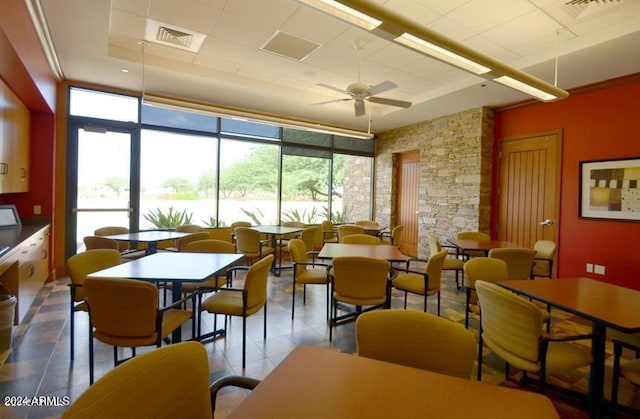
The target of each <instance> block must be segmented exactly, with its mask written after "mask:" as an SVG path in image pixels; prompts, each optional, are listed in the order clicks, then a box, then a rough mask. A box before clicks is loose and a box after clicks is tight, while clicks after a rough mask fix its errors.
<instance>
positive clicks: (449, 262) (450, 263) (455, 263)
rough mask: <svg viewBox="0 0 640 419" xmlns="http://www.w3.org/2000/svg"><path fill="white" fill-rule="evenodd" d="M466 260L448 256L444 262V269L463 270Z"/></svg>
mask: <svg viewBox="0 0 640 419" xmlns="http://www.w3.org/2000/svg"><path fill="white" fill-rule="evenodd" d="M463 266H464V261H462V260H460V259H453V258H446V259H445V260H444V263H443V264H442V269H443V270H445V271H452V270H454V271H457V270H462V268H463Z"/></svg>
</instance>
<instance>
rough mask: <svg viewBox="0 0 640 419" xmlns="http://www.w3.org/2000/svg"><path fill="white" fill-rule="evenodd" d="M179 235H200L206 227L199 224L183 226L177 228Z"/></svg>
mask: <svg viewBox="0 0 640 419" xmlns="http://www.w3.org/2000/svg"><path fill="white" fill-rule="evenodd" d="M175 230H176V231H177V232H179V233H199V232H202V231H205V230H204V227H202V226H200V225H198V224H181V225H179V226H177V227H176V228H175Z"/></svg>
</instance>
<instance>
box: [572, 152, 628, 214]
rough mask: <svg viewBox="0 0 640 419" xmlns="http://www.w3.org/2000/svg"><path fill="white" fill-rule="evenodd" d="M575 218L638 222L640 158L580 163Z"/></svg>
mask: <svg viewBox="0 0 640 419" xmlns="http://www.w3.org/2000/svg"><path fill="white" fill-rule="evenodd" d="M578 216H579V217H580V218H587V219H602V220H619V221H640V157H638V158H624V159H612V160H591V161H581V162H580V201H579V214H578Z"/></svg>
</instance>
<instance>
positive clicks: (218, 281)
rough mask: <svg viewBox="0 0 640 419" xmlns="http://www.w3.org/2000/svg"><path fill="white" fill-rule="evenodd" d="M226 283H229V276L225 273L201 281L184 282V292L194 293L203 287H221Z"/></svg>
mask: <svg viewBox="0 0 640 419" xmlns="http://www.w3.org/2000/svg"><path fill="white" fill-rule="evenodd" d="M225 285H227V278H226V277H225V276H224V275H221V276H219V277H218V278H215V277H213V278H209V279H207V280H204V281H201V282H183V283H182V292H183V293H192V292H194V291H195V290H197V289H201V288H220V287H224V286H225ZM167 288H171V283H169V284H167Z"/></svg>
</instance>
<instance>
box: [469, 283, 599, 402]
mask: <svg viewBox="0 0 640 419" xmlns="http://www.w3.org/2000/svg"><path fill="white" fill-rule="evenodd" d="M475 287H476V292H477V293H478V299H479V301H480V307H482V316H481V317H480V323H481V329H480V344H479V349H478V380H480V379H481V378H482V375H481V374H482V347H483V345H484V344H486V345H487V346H488V347H489V348H490V349H491V350H492V351H493V353H494V354H495V355H497V356H499V357H500V358H502V359H503V360H504V361H505V363H506V368H505V379H506V380H509V379H510V377H509V375H510V374H509V366H510V365H513V366H514V367H516V368H518V369H520V370H522V372H523V378H526V374H527V372H531V373H534V374H538V375H539V390H540V392H541V393H542V392H544V386H545V378H546V375H547V374H553V373H555V372H561V371H570V370H574V369H576V368H581V367H584V366H587V365H590V364H591V362H592V358H591V353H590V351H589V350H585V349H581V348H580V347H578V346H576V345H572V344H571V343H568V342H569V341H573V340H578V339H592V337H593V336H592V335H578V336H553V335H548V334H543V332H542V328H541V327H540V323H541V322H542V318H541V311H540V309H539V308H538V307H537V306H536V305H535V304H533V303H532V302H531V301H529V300H527V299H525V298H522V297H520V296H518V295H516V294H514V293H513V292H511V291H508V290H506V289H504V288H502V287H500V286H499V285H496V284H492V283H489V282H485V281H476V283H475Z"/></svg>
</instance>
